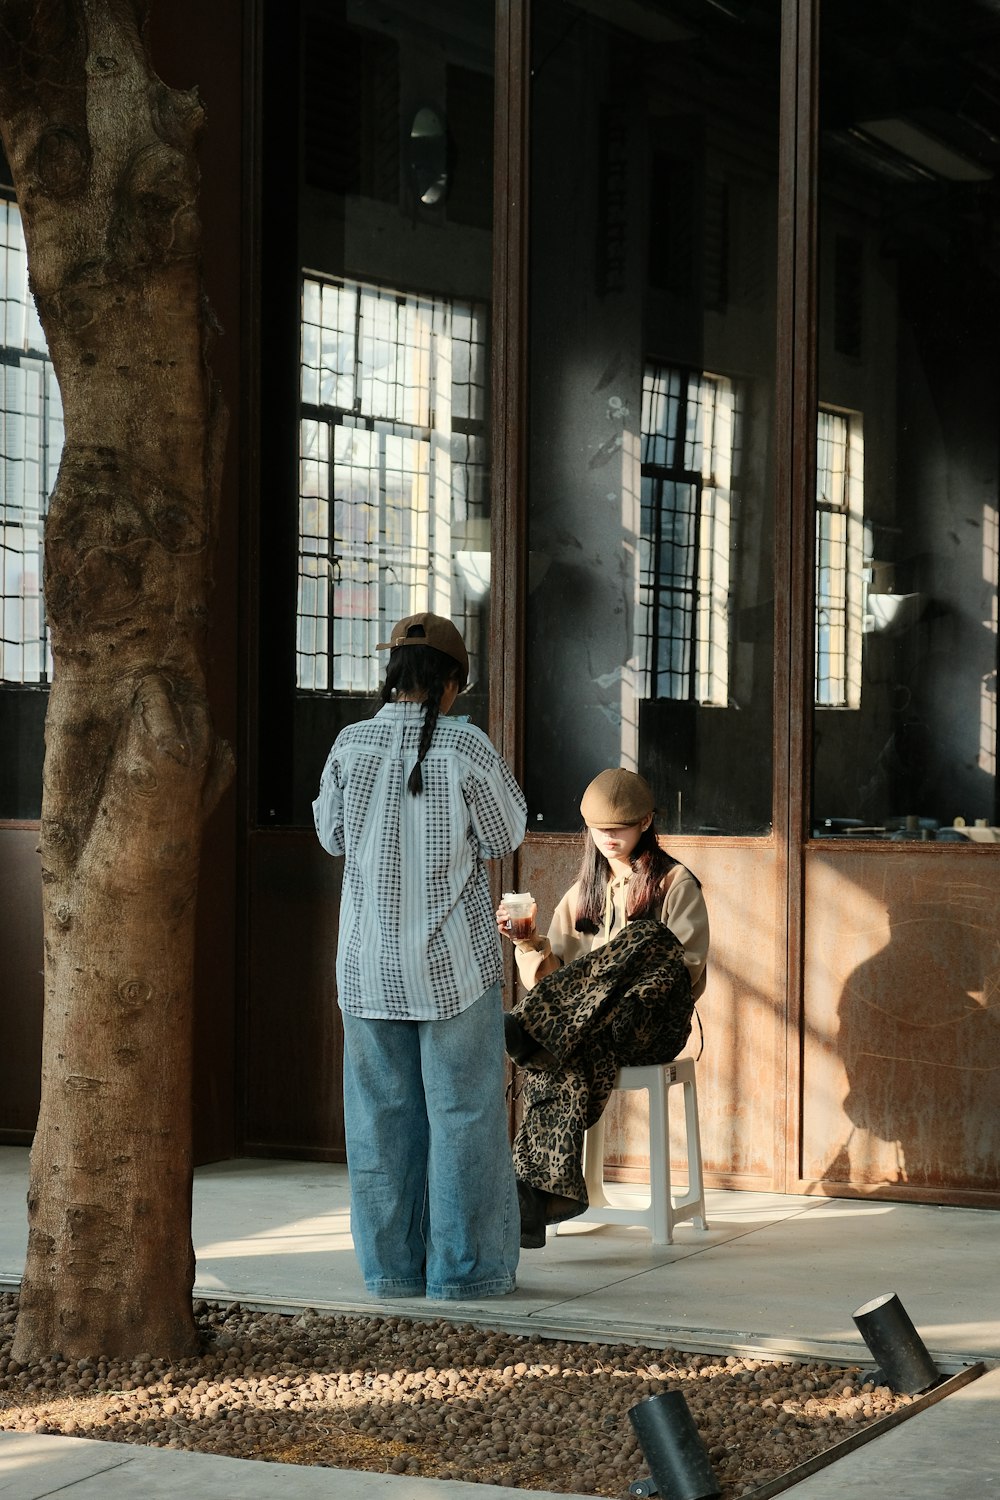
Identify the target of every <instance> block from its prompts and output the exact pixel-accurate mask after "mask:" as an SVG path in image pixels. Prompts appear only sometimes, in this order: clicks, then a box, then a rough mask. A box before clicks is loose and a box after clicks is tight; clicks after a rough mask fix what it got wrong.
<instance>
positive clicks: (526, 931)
mask: <svg viewBox="0 0 1000 1500" xmlns="http://www.w3.org/2000/svg"><path fill="white" fill-rule="evenodd" d="M503 904H504V906H505V907H506V908H507V931H508V932H509V933H510V935H511V937H512V938H514V940H515V941H516V940H517V939H518V938H526V937H530V936H531V934H532V932H533V930H534V926H535V916H534V906H535V898H534V896H533V895H532V894H531V892H530V891H505V892H504V894H503Z"/></svg>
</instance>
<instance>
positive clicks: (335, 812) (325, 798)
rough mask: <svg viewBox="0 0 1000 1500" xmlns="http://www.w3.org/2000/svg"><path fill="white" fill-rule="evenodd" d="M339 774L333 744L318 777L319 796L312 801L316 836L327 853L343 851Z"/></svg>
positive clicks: (342, 816)
mask: <svg viewBox="0 0 1000 1500" xmlns="http://www.w3.org/2000/svg"><path fill="white" fill-rule="evenodd" d="M341 774H342V769H341V766H340V762H339V760H338V758H337V747H336V745H334V747H333V749H332V750H331V751H330V754H329V755H328V757H327V761H326V765H325V766H324V767H323V774H322V776H321V777H320V782H319V796H318V797H317V798H316V801H315V802H314V803H313V822H314V823H315V825H316V836H317V838H318V839H319V841H320V843H321V844H322V845H323V848H324V849H325V850H326V852H327V854H343V852H344V793H343V788H342V783H341Z"/></svg>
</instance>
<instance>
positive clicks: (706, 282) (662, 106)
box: [525, 0, 779, 833]
mask: <svg viewBox="0 0 1000 1500" xmlns="http://www.w3.org/2000/svg"><path fill="white" fill-rule="evenodd" d="M778 17H779V6H778V4H777V0H775V3H774V4H768V3H763V4H759V5H754V6H739V7H730V6H719V5H715V4H710V3H707V0H706V3H703V4H699V3H676V4H672V3H664V4H656V5H648V6H647V5H643V6H642V7H639V6H628V7H624V6H623V7H620V8H617V7H614V6H606V7H605V6H596V5H591V4H586V5H574V4H569V3H560V0H537V3H536V4H533V6H532V18H533V22H532V24H533V34H532V49H533V74H532V77H533V88H532V98H531V123H532V154H531V236H530V244H531V266H530V273H531V280H530V309H531V327H530V360H531V364H530V378H529V391H530V400H531V444H530V457H529V465H530V468H529V497H528V498H529V549H530V553H531V560H532V563H533V564H534V568H533V571H532V572H531V573H530V574H529V594H528V639H529V642H537V643H539V646H541V644H542V643H544V651H543V650H542V649H533V650H532V651H531V653H530V664H529V670H528V672H527V674H526V702H527V714H526V738H527V745H526V748H527V754H526V761H525V765H526V782H527V788H526V789H527V793H528V800H529V805H530V808H531V814H532V818H531V826H532V827H533V828H535V829H552V830H569V829H574V828H576V827H578V826H579V821H580V819H579V812H578V807H579V799H580V794H581V792H582V790H583V788H584V786H585V785H586V783H587V782H588V781H589V780H590V779H591V778H592V777H593V776H594V775H595V774H596V772H598V771H599V770H601V769H602V768H603V767H605V766H609V765H626V766H631V767H633V768H635V769H638V770H640V771H642V772H643V773H644V774H646V775H647V776H648V777H649V778H650V780H651V782H652V784H653V787H654V791H655V792H656V795H657V800H658V802H659V804H660V805H661V807H664V808H666V807H669V808H670V810H671V829H672V831H673V830H677V829H683V830H684V831H689V832H693V831H696V830H697V829H698V828H700V827H711V828H712V829H714V830H717V829H725V830H727V831H731V832H738V833H759V832H765V831H767V830H768V829H769V827H770V822H771V740H772V679H773V666H772V629H771V613H772V601H773V595H774V582H773V560H772V545H773V524H772V515H773V509H772V508H773V490H774V473H773V453H772V449H773V436H772V425H773V388H774V347H775V341H774V317H775V256H776V203H777V186H776V178H777V123H778V87H777V85H778V58H779V46H778V43H779V27H778ZM542 564H544V566H541V565H542ZM539 579H540V581H539V582H537V586H535V587H531V584H532V583H533V582H535V581H536V580H539Z"/></svg>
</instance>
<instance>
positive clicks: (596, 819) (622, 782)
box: [580, 770, 656, 828]
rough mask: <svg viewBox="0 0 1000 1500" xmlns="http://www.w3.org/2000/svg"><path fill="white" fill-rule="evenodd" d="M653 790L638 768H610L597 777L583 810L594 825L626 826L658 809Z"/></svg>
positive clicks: (583, 802) (601, 826) (582, 807)
mask: <svg viewBox="0 0 1000 1500" xmlns="http://www.w3.org/2000/svg"><path fill="white" fill-rule="evenodd" d="M655 808H656V801H655V798H654V797H653V789H652V787H651V786H650V784H649V782H648V781H647V780H646V779H645V777H644V776H640V775H639V774H638V772H637V771H625V770H609V771H602V772H601V774H600V776H595V777H594V779H593V781H592V782H591V783H590V785H589V786H588V788H587V790H586V791H585V792H584V794H583V800H582V802H581V803H580V811H581V813H582V814H583V821H584V822H585V823H587V824H588V825H589V826H590V827H591V828H624V827H631V826H632V824H633V823H640V822H641V821H642V819H643V818H644V817H645V816H646V814H647V813H651V812H653V811H655Z"/></svg>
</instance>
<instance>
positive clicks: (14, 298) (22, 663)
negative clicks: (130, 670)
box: [0, 199, 63, 684]
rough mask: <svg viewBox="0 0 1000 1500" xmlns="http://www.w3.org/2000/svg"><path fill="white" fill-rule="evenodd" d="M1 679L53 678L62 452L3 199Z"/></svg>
mask: <svg viewBox="0 0 1000 1500" xmlns="http://www.w3.org/2000/svg"><path fill="white" fill-rule="evenodd" d="M0 423H2V442H0V462H2V466H3V467H2V476H0V481H2V482H0V552H2V560H3V593H2V600H0V607H2V621H0V681H3V682H7V683H22V684H44V683H47V682H48V681H49V680H50V678H51V662H50V651H49V642H48V631H47V629H46V625H45V612H44V606H43V601H42V530H43V524H44V519H45V510H46V504H47V499H48V495H49V493H50V491H51V489H52V486H53V484H54V483H55V478H56V471H57V469H58V466H59V456H60V454H61V452H62V443H63V426H62V403H61V401H60V398H59V387H58V385H57V384H56V378H55V374H54V372H53V369H52V362H51V360H50V359H49V356H48V353H47V351H46V348H45V338H44V335H43V334H42V330H41V325H40V324H39V322H38V316H37V314H36V312H35V304H34V301H33V299H32V297H31V294H30V292H29V291H28V267H27V255H26V252H25V245H24V235H23V233H22V229H21V215H20V213H19V212H18V209H17V205H16V204H14V203H11V202H8V201H6V200H4V199H0Z"/></svg>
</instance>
